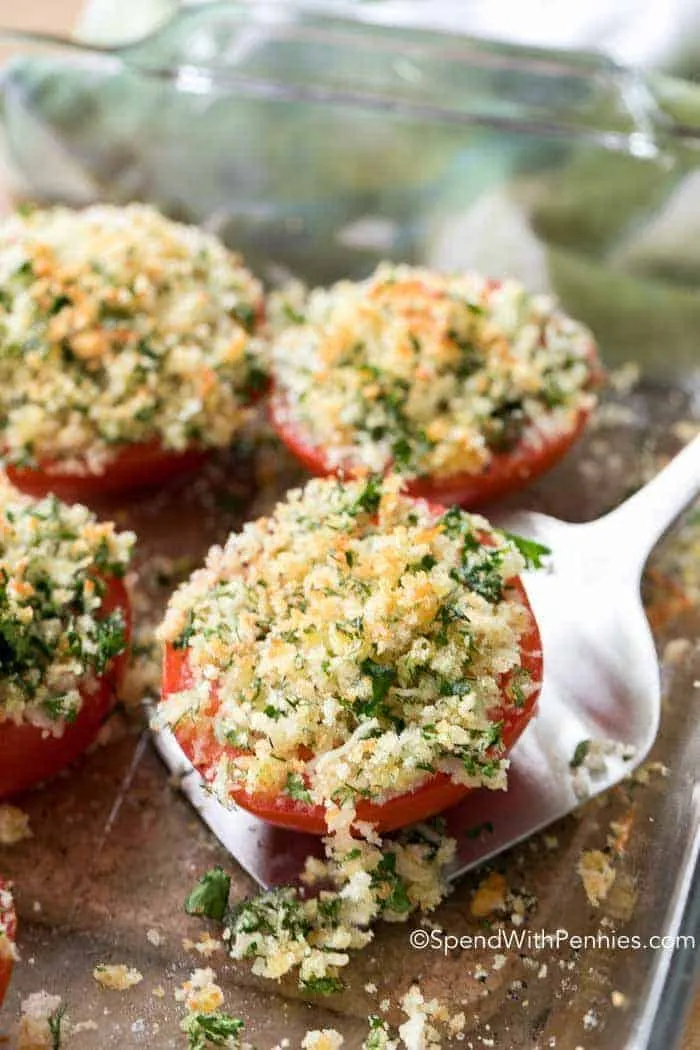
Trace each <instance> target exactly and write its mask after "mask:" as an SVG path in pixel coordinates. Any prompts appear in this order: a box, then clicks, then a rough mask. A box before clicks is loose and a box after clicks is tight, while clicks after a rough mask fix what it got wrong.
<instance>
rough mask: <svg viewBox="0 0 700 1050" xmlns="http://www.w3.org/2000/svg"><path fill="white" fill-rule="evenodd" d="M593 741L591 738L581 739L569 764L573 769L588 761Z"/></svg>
mask: <svg viewBox="0 0 700 1050" xmlns="http://www.w3.org/2000/svg"><path fill="white" fill-rule="evenodd" d="M590 747H591V741H590V740H579V742H578V744H577V745H576V747H575V748H574V753H573V755H572V756H571V761H570V762H569V765H570V767H571V768H572V769H578V768H579V766H582V765H583V763H584V762H585V761H586V757H587V756H588V752H589V751H590Z"/></svg>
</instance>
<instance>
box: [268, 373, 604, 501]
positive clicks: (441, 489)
mask: <svg viewBox="0 0 700 1050" xmlns="http://www.w3.org/2000/svg"><path fill="white" fill-rule="evenodd" d="M269 414H270V421H271V423H272V426H273V427H274V429H275V432H276V433H277V436H278V437H279V438H280V440H281V441H282V442H283V443H284V444H285V445H286V446H287V448H288V449H289V451H290V452H291V453H292V454H293V455H294V456H296V458H297V459H298V460H299V462H300V463H302V464H303V466H305V467H306V469H307V470H309V471H310V472H311V473H312V474H317V475H319V476H321V477H325V476H327V475H329V474H337V473H343V474H344V475H345V476H346V477H347V476H350V477H352V476H353V474H354V473H355V472H354V471H353V469H352V468H351V467H348V468H347V469H344V470H343V471H339V470H338V469H336V468H334V467H332V466H330V465H329V463H328V460H327V458H326V455H325V453H324V451H323V449H320V448H317V447H316V446H314V445H313V444H312V443H311V441H310V440H309V438H308V437H307V436H306V435H305V434H304V433H303V432H302V430H301V428H300V427H299V426H298V425H297V424H296V423H295V422H294V421H293V420H291V419H290V418H289V416H288V414H287V412H286V409H285V405H284V402H283V400H282V399H281V398H280V396H279V395H277V396H275V395H274V394H273V396H272V398H271V399H270V405H269ZM589 415H590V410H589V409H581V410H580V411H579V413H578V415H577V416H576V418H575V420H574V422H573V423H572V425H571V427H570V429H569V430H566V431H563V432H562V433H559V434H546V435H545V434H542V433H541V432H540V431H539V430H537V428H535V427H534V426H533V427H531V428H530V430H529V431H526V432H525V434H524V435H523V437H522V438H521V440H520V441H519V442H518V444H517V445H516V447H515V448H513V449H511V450H510V451H509V452H494V453H493V455H492V457H491V461H490V463H489V464H488V466H487V468H486V470H484V471H483V472H482V473H481V474H453V475H452V476H451V477H446V478H415V479H413V480H412V481H408V482H407V483H406V487H405V490H404V491H405V492H406V494H407V495H409V496H416V497H419V498H421V499H427V500H431V501H435V502H436V503H443V504H445V506H451V505H453V504H455V503H457V504H459V506H461V507H468V508H473V507H479V506H481V505H482V504H484V503H489V502H491V501H492V500H495V499H499V498H500V497H501V496H505V495H507V494H508V493H510V492H515V491H516V490H517V489H520V488H523V487H524V486H525V485H527V484H528V483H529V482H530V481H533V480H534V479H535V478H537V477H539V476H540V475H541V474H544V473H546V471H548V470H550V469H551V467H553V466H554V465H555V464H556V463H558V461H559V460H560V459H561V458H562V456H563V455H564V454H565V453H566V452H568V450H569V449H570V448H571V446H572V445H573V444H574V442H575V441H576V439H577V438H578V437H579V435H580V434H581V432H582V430H583V428H584V427H585V425H586V422H587V421H588V417H589ZM365 473H366V472H365Z"/></svg>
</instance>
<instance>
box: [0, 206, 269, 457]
mask: <svg viewBox="0 0 700 1050" xmlns="http://www.w3.org/2000/svg"><path fill="white" fill-rule="evenodd" d="M0 288H1V289H2V291H1V293H0V452H1V453H2V455H3V457H4V459H5V461H6V462H7V463H11V464H17V465H23V466H36V465H37V464H39V463H41V462H42V461H50V462H51V463H52V464H54V465H55V467H54V469H61V468H62V469H64V470H66V471H70V472H77V471H83V472H85V471H88V472H92V473H101V472H102V471H103V470H104V468H105V466H106V465H107V464H108V462H109V459H110V457H111V456H112V455H113V454H114V452H115V450H116V449H118V448H119V446H120V445H123V444H133V443H141V442H151V441H156V442H158V443H160V444H161V445H163V446H164V447H165V448H168V449H178V450H180V449H184V448H185V447H187V446H189V445H193V444H194V445H198V446H203V447H221V446H226V445H228V444H229V443H230V441H231V438H232V436H233V435H234V434H235V433H236V432H237V431H238V429H239V428H240V426H241V425H242V423H243V422H244V421H245V420H246V419H247V418H248V416H249V412H250V410H249V408H248V405H249V403H250V399H251V397H252V396H253V395H254V394H255V393H256V392H257V391H258V390H259V389H260V386H261V383H262V380H263V376H262V373H261V370H260V358H259V344H258V341H257V340H256V338H255V336H254V333H255V330H256V328H257V327H258V319H259V317H260V314H261V308H262V291H261V287H260V285H259V283H258V282H257V281H256V280H255V279H254V278H253V277H252V276H251V274H250V273H249V272H248V271H247V270H246V269H245V268H244V266H243V265H242V262H241V260H240V258H239V256H237V255H235V254H233V253H231V252H230V251H228V250H227V249H226V248H225V247H224V246H223V245H222V244H221V243H220V242H219V241H218V240H217V239H216V238H215V237H213V236H212V235H210V234H208V233H205V232H204V231H202V230H199V229H196V228H195V227H191V226H185V225H182V224H179V223H175V222H172V221H170V220H169V219H166V218H164V217H163V216H162V215H160V214H159V213H158V212H157V211H155V209H153V208H151V207H148V206H145V205H140V204H131V205H129V206H127V207H115V206H111V205H95V206H93V207H89V208H86V209H85V210H84V211H71V210H69V209H67V208H53V209H49V210H35V211H32V212H30V213H29V214H27V215H20V214H16V215H13V216H12V217H10V218H8V219H6V220H5V221H4V222H3V223H2V224H1V225H0Z"/></svg>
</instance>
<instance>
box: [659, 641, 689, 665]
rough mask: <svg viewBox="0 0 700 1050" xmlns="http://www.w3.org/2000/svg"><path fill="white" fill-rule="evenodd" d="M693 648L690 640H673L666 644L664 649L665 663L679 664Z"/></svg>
mask: <svg viewBox="0 0 700 1050" xmlns="http://www.w3.org/2000/svg"><path fill="white" fill-rule="evenodd" d="M692 648H693V645H692V642H691V641H690V640H689V639H688V638H672V639H671V641H670V642H667V643H666V646H665V648H664V651H663V657H662V659H663V662H664V663H665V664H672V665H674V664H679V663H680V662H681V661H682V660H684V659H685V658H686V656H687V655H688V653H689V652H690V651H691V649H692Z"/></svg>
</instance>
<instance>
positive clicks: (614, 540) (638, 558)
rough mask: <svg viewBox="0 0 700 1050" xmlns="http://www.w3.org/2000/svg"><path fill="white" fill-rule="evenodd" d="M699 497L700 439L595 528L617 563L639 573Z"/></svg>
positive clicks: (689, 445)
mask: <svg viewBox="0 0 700 1050" xmlns="http://www.w3.org/2000/svg"><path fill="white" fill-rule="evenodd" d="M698 495H700V435H698V437H695V438H693V440H692V441H691V442H690V443H689V444H688V445H686V447H685V448H684V449H683V450H682V452H679V453H678V455H677V456H675V457H674V458H673V459H672V460H671V462H670V463H669V464H668V466H666V467H664V469H663V470H661V471H659V473H658V474H657V475H656V477H655V478H652V480H651V481H650V482H649V483H648V484H647V485H645V486H644V488H642V489H640V490H639V492H635V494H634V496H630V498H629V499H628V500H625V502H624V503H622V504H620V506H619V507H617V508H616V509H615V510H613V511H611V512H610V514H606V515H605V517H603V518H600V519H599V520H598V521H597V522H596V523H595V524H596V530H597V531H598V535H599V539H600V540H603V539H604V538H605V542H606V543H609V544H610V545H611V547H613V548H614V549H615V551H616V553H618V552H619V557H620V562H621V564H622V565H625V566H626V567H629V568H634V569H635V570H636V569H638V570H639V571H641V570H642V568H643V567H644V562H645V561H646V559H647V557H648V556H649V553H650V551H651V550H652V548H653V547H654V545H655V544H656V543H657V542H658V541H659V539H660V538H661V537H662V536H663V534H664V533H665V532H666V531H667V530H668V529H669V528H670V526H671V525H672V524H673V522H674V521H675V520H676V518H678V516H679V515H680V514H681V513H682V512H683V511H684V510H685V509H686V508H687V507H688V506H689V505H690V504H691V503H692V502H693V500H694V499H695V498H696V497H697V496H698Z"/></svg>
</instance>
